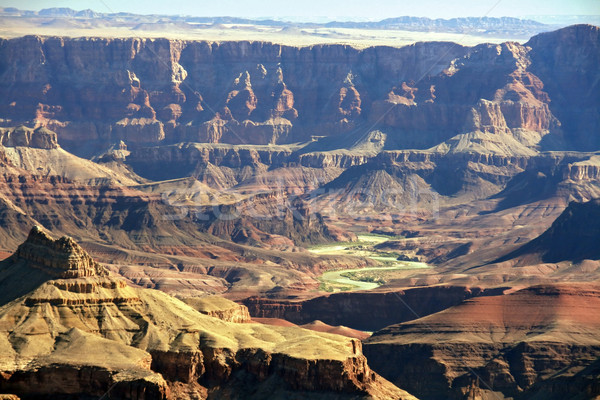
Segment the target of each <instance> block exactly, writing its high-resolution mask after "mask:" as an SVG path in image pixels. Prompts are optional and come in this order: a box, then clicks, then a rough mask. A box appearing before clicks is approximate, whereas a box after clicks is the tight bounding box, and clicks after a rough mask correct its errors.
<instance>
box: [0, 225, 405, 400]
mask: <svg viewBox="0 0 600 400" xmlns="http://www.w3.org/2000/svg"><path fill="white" fill-rule="evenodd" d="M41 260H43V261H41ZM65 260H67V261H68V262H66V261H65ZM40 262H43V263H45V264H47V265H51V266H52V268H53V269H55V270H60V271H68V273H67V274H66V275H65V274H64V273H58V276H54V275H49V277H50V278H59V279H51V280H46V281H43V280H39V279H38V282H37V287H35V288H33V290H32V291H30V292H28V293H26V294H25V295H22V296H18V297H14V296H12V299H7V300H10V301H8V302H6V301H5V302H4V305H3V306H2V307H0V335H1V336H2V337H3V339H2V341H1V343H2V352H1V354H2V357H1V360H0V365H1V368H2V374H1V378H0V385H1V387H2V388H3V390H6V391H8V392H12V393H15V394H17V395H22V396H45V395H50V394H53V395H61V394H62V395H67V396H102V395H103V394H104V393H109V392H110V395H111V396H116V397H121V396H127V397H130V398H132V399H142V398H153V399H169V398H172V397H171V388H173V390H174V391H176V392H178V393H179V392H180V391H181V390H182V389H181V386H182V385H184V386H185V385H188V386H187V389H186V390H187V391H188V394H189V393H191V392H195V395H194V396H198V395H201V393H206V391H207V390H208V393H210V396H211V397H213V396H215V397H216V396H220V395H225V394H226V393H230V394H229V395H231V390H232V389H233V388H234V387H236V386H237V385H240V384H242V380H243V379H245V378H243V377H244V376H251V377H252V381H253V382H255V383H253V386H254V387H255V390H257V391H258V392H260V391H261V390H265V389H261V387H262V385H263V384H264V382H266V381H267V380H268V381H269V382H270V383H269V387H270V388H273V386H272V385H273V384H274V383H275V388H276V389H275V390H276V392H277V391H278V392H280V393H281V395H284V394H285V393H288V394H289V393H293V392H294V391H299V392H303V393H307V394H309V393H313V394H314V395H315V396H317V397H319V396H326V395H328V393H329V395H331V393H339V394H340V395H341V396H342V397H343V396H345V395H348V396H356V395H359V396H371V397H370V398H389V397H390V396H392V397H394V398H406V399H410V398H413V397H412V396H410V395H408V394H407V393H405V392H403V391H401V390H400V389H398V388H396V387H395V386H393V385H391V384H390V383H389V382H387V381H385V380H383V379H382V378H381V377H379V376H377V375H376V374H375V373H373V372H372V371H370V369H369V367H368V365H367V364H366V359H365V358H364V356H362V354H361V346H360V342H359V341H357V340H355V339H349V338H344V337H342V336H337V335H330V334H322V333H316V332H314V331H308V330H303V329H299V328H278V327H266V326H264V325H257V324H236V323H233V322H225V321H222V320H220V319H217V318H214V317H210V316H208V315H204V314H202V313H199V312H198V311H196V310H194V309H193V308H191V307H189V306H188V305H186V304H185V303H183V302H181V301H179V300H176V299H175V298H172V297H170V296H168V295H166V294H164V293H161V292H158V291H152V290H143V289H137V288H133V287H130V286H128V285H127V284H126V283H125V281H123V280H121V279H117V278H113V277H109V276H107V274H106V271H105V270H104V269H103V267H101V266H99V265H98V264H96V263H95V262H93V260H91V258H90V257H89V255H87V254H86V253H85V252H83V251H81V248H79V247H78V246H77V245H76V244H75V243H73V242H72V240H71V239H68V238H62V239H58V240H53V239H51V238H50V237H49V236H48V235H46V234H45V233H43V232H41V231H40V229H39V228H34V229H33V230H32V232H31V234H30V236H29V238H28V239H27V241H26V242H25V243H24V244H23V245H22V247H20V248H19V250H18V251H17V253H16V254H15V255H14V256H13V257H12V258H11V259H8V260H6V261H4V262H2V263H1V264H0V274H1V275H0V286H1V287H2V289H3V293H6V291H5V290H4V289H6V288H8V287H10V286H14V285H15V283H16V282H17V281H18V280H19V279H23V278H26V277H35V276H39V275H42V274H43V273H42V272H37V271H38V268H39V263H40ZM5 297H6V294H5ZM23 316H25V317H24V318H23ZM84 354H85V357H84V356H83V355H84ZM32 363H33V364H32ZM31 365H35V366H36V367H35V368H31ZM247 374H250V375H247ZM57 376H60V377H61V379H60V382H65V381H68V382H69V384H68V385H63V384H57V381H56V377H57ZM33 382H36V384H35V385H33V384H32V383H33ZM245 384H247V383H245ZM271 390H272V389H271ZM235 393H237V394H236V395H235V396H236V397H243V396H244V394H243V392H239V391H238V392H235ZM178 398H182V397H179V396H178ZM183 398H190V397H183ZM194 398H195V397H194Z"/></svg>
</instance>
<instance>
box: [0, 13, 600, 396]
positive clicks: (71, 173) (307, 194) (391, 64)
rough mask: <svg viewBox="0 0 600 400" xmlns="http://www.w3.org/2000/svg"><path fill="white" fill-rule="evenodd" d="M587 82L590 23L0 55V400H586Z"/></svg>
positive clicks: (589, 315)
mask: <svg viewBox="0 0 600 400" xmlns="http://www.w3.org/2000/svg"><path fill="white" fill-rule="evenodd" d="M86 18H87V17H86ZM389 22H390V23H393V21H389ZM405 22H406V21H405ZM409 22H410V21H409ZM421 22H423V21H421ZM488 22H489V21H488ZM411 23H418V21H412V22H411ZM598 65H600V28H598V27H596V26H592V25H574V26H569V27H566V28H563V29H560V30H556V31H552V32H545V33H540V34H537V35H535V36H533V37H531V38H530V39H529V40H528V41H524V42H522V43H519V42H512V41H508V42H503V43H484V44H477V45H474V46H466V45H463V44H456V43H451V42H418V43H414V44H410V45H407V46H401V47H393V46H371V47H364V48H362V47H360V48H359V47H353V46H350V45H344V44H314V45H310V46H304V47H302V46H294V45H290V44H278V43H270V42H262V41H241V40H240V41H210V40H191V39H173V38H171V39H167V38H151V37H148V38H137V37H136V38H132V37H117V38H115V37H100V36H99V37H67V36H63V37H58V36H41V35H28V36H23V37H12V38H0V98H1V100H0V260H2V259H4V261H0V348H1V349H2V351H1V354H2V357H1V359H0V372H1V374H0V392H2V393H11V394H15V395H18V396H21V397H22V398H48V397H49V396H52V395H56V394H60V395H61V396H63V397H64V398H81V396H88V397H89V398H94V397H100V396H102V395H103V394H105V393H107V391H108V392H109V394H110V396H112V397H111V398H132V399H142V398H153V399H154V398H156V399H175V398H178V399H197V398H200V399H205V398H209V399H210V398H240V399H241V398H306V397H310V398H323V399H325V398H381V399H391V398H394V399H411V398H420V399H431V400H433V399H446V398H451V399H481V400H483V399H491V398H500V399H505V398H506V399H508V398H513V399H526V398H544V399H567V398H573V399H575V398H594V396H600V388H599V387H598V384H597V382H598V362H599V361H598V360H600V342H599V337H598V333H597V332H598V330H599V326H598V318H597V314H598V307H599V305H598V300H599V299H600V289H599V287H600V286H599V279H600V275H599V272H600V254H599V253H598V249H599V248H600V247H599V243H600V231H599V230H598V226H600V225H599V223H598V221H599V218H600V212H599V210H600V203H599V201H598V200H597V199H599V198H600V134H599V132H600V113H599V112H598V110H600V96H599V95H598V94H599V93H600V87H599V86H598V85H599V84H600V71H599V70H598V67H597V66H598ZM32 227H33V229H32ZM49 232H51V233H52V235H58V236H60V237H61V238H60V239H56V240H55V239H53V238H52V237H51V236H50V234H49ZM367 233H368V234H370V235H374V236H377V235H378V236H380V237H382V238H384V239H382V240H381V241H378V242H377V243H364V242H363V241H362V239H361V237H364V236H365V234H367ZM324 245H327V246H332V247H340V248H341V249H346V248H348V247H352V249H353V254H352V255H349V254H347V253H343V252H342V251H340V252H339V253H338V254H336V253H333V254H319V253H318V252H315V251H311V250H314V249H315V248H318V246H324ZM373 255H375V256H373ZM377 255H379V256H381V257H379V258H378V257H377ZM389 260H394V261H398V262H401V261H407V260H408V261H413V262H421V263H426V265H427V268H409V267H407V268H398V269H396V270H393V271H392V270H391V268H390V269H388V270H385V269H386V267H390V265H389ZM364 267H369V268H365V269H364V271H365V274H366V275H364V276H363V277H362V278H361V279H365V280H367V281H368V282H374V281H375V279H376V278H377V279H378V280H377V281H376V282H377V284H376V286H377V287H376V288H374V289H371V290H352V291H349V290H343V288H341V289H340V288H339V287H334V288H331V287H328V286H327V285H326V284H324V280H323V279H322V274H323V273H324V272H326V271H332V270H346V269H349V270H352V271H355V270H356V269H359V268H364ZM382 270H385V271H383V275H381V276H375V275H372V276H371V275H368V273H367V271H377V272H378V273H382V272H381V271H382ZM382 277H383V278H382ZM369 279H370V280H369ZM98 348H102V349H105V351H106V352H107V354H109V357H103V356H102V355H101V354H100V353H99V352H98V350H96V349H98ZM363 348H364V354H363V350H362V349H363ZM84 353H85V354H89V360H88V361H83V358H82V357H81V355H82V354H84ZM57 376H60V377H61V379H62V380H63V381H64V382H67V383H68V384H65V385H62V386H61V385H58V384H56V383H55V381H56V377H57ZM34 382H36V384H33V383H34ZM409 393H410V394H409ZM579 394H582V396H583V397H577V395H579ZM369 396H370V397H369ZM414 396H416V397H414Z"/></svg>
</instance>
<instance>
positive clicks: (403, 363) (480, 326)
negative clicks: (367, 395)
mask: <svg viewBox="0 0 600 400" xmlns="http://www.w3.org/2000/svg"><path fill="white" fill-rule="evenodd" d="M599 307H600V287H599V286H598V285H597V284H555V285H546V286H534V287H530V288H526V289H522V290H519V291H515V292H513V293H510V294H505V295H500V296H487V297H477V298H474V299H469V300H466V301H465V302H463V303H462V304H460V305H457V306H454V307H451V308H448V309H446V310H444V311H441V312H439V313H436V314H432V315H430V316H427V317H424V318H420V319H417V320H414V321H409V322H404V323H402V324H398V325H392V326H389V327H387V328H385V329H382V330H380V331H378V332H375V333H374V334H373V335H372V336H371V337H370V338H369V339H367V340H366V341H365V354H367V357H369V360H370V361H371V364H372V365H373V366H374V368H375V369H376V370H377V371H378V372H380V373H382V374H383V375H384V376H385V377H387V378H388V379H390V380H392V382H395V383H396V384H399V385H402V384H404V385H405V387H407V388H410V389H409V390H412V391H413V392H414V393H415V394H417V396H419V397H420V398H423V399H442V398H456V399H463V398H468V396H469V395H470V396H473V395H477V396H476V398H486V397H485V396H488V398H494V392H496V393H497V395H496V397H498V396H500V397H499V398H503V397H502V396H506V397H514V398H516V399H528V398H532V396H533V395H534V394H535V393H536V391H537V390H538V389H537V387H541V386H544V382H545V381H546V380H548V379H551V378H553V377H554V374H556V373H560V374H564V375H563V377H566V376H573V375H575V374H577V373H578V372H579V371H581V370H582V369H583V368H584V367H586V366H588V365H590V364H591V363H592V362H594V361H595V360H596V359H597V358H598V357H600V338H599V337H598V335H597V332H598V330H599V329H600V319H599V318H598V315H599V314H598V310H599ZM424 377H427V378H426V379H424ZM425 382H427V384H425ZM575 382H577V381H576V380H575V381H573V382H572V383H573V384H574V383H575ZM583 382H584V383H585V380H584V381H583ZM536 385H537V386H536ZM583 387H585V385H584V386H582V387H581V388H580V387H577V386H576V385H571V386H569V389H566V388H564V390H558V389H556V390H553V389H547V390H550V392H549V393H547V395H548V397H546V398H548V399H557V398H564V397H562V396H575V395H576V394H578V393H579V390H582V388H583ZM588 394H589V395H590V398H591V397H593V396H594V395H599V394H600V392H598V391H597V389H593V390H592V392H590V393H588ZM481 396H483V397H481Z"/></svg>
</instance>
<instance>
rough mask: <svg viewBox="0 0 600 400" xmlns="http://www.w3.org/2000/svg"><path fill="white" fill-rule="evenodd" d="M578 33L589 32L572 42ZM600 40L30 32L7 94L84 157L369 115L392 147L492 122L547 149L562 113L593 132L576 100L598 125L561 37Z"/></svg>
mask: <svg viewBox="0 0 600 400" xmlns="http://www.w3.org/2000/svg"><path fill="white" fill-rule="evenodd" d="M574 36H577V37H581V39H582V40H581V41H578V40H574V41H571V42H572V43H571V42H570V40H571V38H572V37H574ZM594 38H597V28H595V27H591V26H575V27H569V28H565V29H563V30H561V31H557V32H554V33H548V34H543V35H539V36H536V37H535V38H533V39H532V40H530V41H529V42H528V43H527V45H526V46H523V45H519V44H517V43H504V44H501V45H487V44H486V45H479V46H475V47H473V48H466V47H462V46H457V45H451V44H444V43H418V44H415V45H412V46H406V47H403V48H399V49H395V48H387V47H374V48H369V49H365V50H357V49H354V48H352V47H349V46H339V45H320V46H314V47H311V48H295V47H289V46H282V45H274V44H269V43H249V42H228V43H209V42H192V41H179V40H166V39H97V38H96V39H92V38H85V39H77V40H72V39H65V38H41V37H35V36H29V37H25V38H19V39H11V40H3V41H2V42H1V43H0V54H1V55H2V58H3V59H5V60H6V62H5V63H4V65H5V69H4V73H3V74H2V77H1V79H0V93H2V94H3V96H4V97H5V98H7V101H6V102H5V104H4V105H3V106H2V107H1V108H0V113H1V114H2V115H3V117H4V118H5V120H6V121H7V122H9V123H11V124H13V125H16V124H18V123H32V124H37V125H42V126H47V127H49V128H51V129H53V130H55V131H57V133H58V139H59V142H60V143H61V144H62V145H63V146H64V147H66V148H69V149H74V150H75V151H76V152H78V153H79V154H83V153H84V152H85V151H86V150H85V149H84V148H83V146H81V139H83V140H84V141H92V142H94V143H95V144H96V145H97V146H98V147H100V146H101V144H102V143H106V142H107V141H109V142H115V141H118V140H123V141H125V142H126V143H127V144H130V145H131V146H132V147H137V146H141V145H144V144H146V145H147V144H162V143H173V142H180V141H199V142H211V143H217V142H225V143H238V144H273V143H290V142H293V141H298V140H304V139H309V138H310V135H323V136H332V135H337V134H340V133H345V132H350V131H352V130H354V129H356V128H357V127H359V126H362V124H364V123H365V122H366V123H368V124H371V125H375V126H377V127H379V128H380V129H381V130H382V131H384V132H385V133H387V134H388V135H390V139H391V140H390V141H389V143H388V147H395V148H407V147H418V148H427V147H431V146H434V145H437V144H439V143H441V142H444V141H446V140H448V139H450V138H452V137H454V136H456V135H463V134H468V133H471V132H483V133H492V134H494V135H499V134H505V135H508V136H509V137H513V138H515V139H516V140H517V141H518V142H520V143H522V144H524V146H525V147H528V148H534V149H536V148H540V147H544V146H546V145H545V143H546V142H548V146H551V145H553V144H552V143H559V142H560V140H561V139H560V138H561V137H562V136H561V135H562V131H561V121H562V119H565V121H566V123H567V125H566V126H565V128H564V129H567V131H568V135H567V136H568V137H566V140H567V142H568V143H570V144H571V145H572V146H579V147H580V148H581V146H582V145H584V142H585V140H586V139H585V138H583V137H581V133H580V132H581V130H580V128H577V127H576V126H574V125H573V124H574V122H571V121H572V120H573V118H574V115H575V114H574V113H576V112H579V111H576V110H574V109H573V110H571V109H572V108H573V106H575V105H577V107H580V108H581V107H584V106H583V105H581V106H580V105H579V104H580V103H581V104H588V105H586V106H585V107H586V108H585V109H586V110H587V111H585V115H588V116H589V118H588V117H586V118H587V119H586V121H587V122H586V127H588V128H590V127H592V126H593V123H594V119H593V118H594V117H593V112H592V111H591V110H593V109H594V107H595V105H596V103H597V99H594V98H593V96H592V95H591V94H590V95H586V96H587V97H586V101H585V103H582V102H581V101H580V100H583V99H578V100H577V101H575V102H574V103H573V104H571V103H570V100H569V101H563V100H562V99H561V96H562V94H561V93H563V92H564V93H569V91H568V90H566V91H565V90H563V89H564V85H565V84H564V83H561V82H567V81H563V80H560V79H558V80H557V79H554V77H555V76H558V74H561V75H560V76H563V77H564V76H567V75H568V73H563V72H564V71H563V69H564V68H563V66H562V64H559V63H553V62H552V59H553V58H552V57H555V56H554V55H551V54H550V52H551V51H552V49H553V48H554V45H553V44H551V43H554V42H560V45H559V48H560V49H565V50H564V52H565V57H563V59H567V58H570V57H569V54H567V50H566V49H567V48H569V49H571V48H593V46H595V44H594V43H595V42H594ZM561 51H562V50H561ZM593 51H594V50H592V52H593ZM596 52H597V51H596ZM433 54H436V55H439V54H443V55H444V56H443V57H441V58H440V57H437V58H435V57H433V56H432V55H433ZM578 54H587V55H581V56H578V57H577V58H576V61H577V63H578V65H581V66H582V68H586V71H590V72H589V73H586V74H587V75H585V76H579V77H578V78H577V79H575V80H573V79H570V78H569V80H568V81H577V82H579V83H581V84H582V85H584V86H585V85H589V84H592V85H593V83H592V82H595V80H596V78H597V76H596V75H594V73H593V72H591V71H593V68H587V67H588V66H590V65H595V64H594V63H595V61H597V60H596V59H595V58H594V57H595V56H594V55H593V54H590V53H586V52H585V51H582V52H580V53H578ZM157 57H159V58H160V60H158V59H157ZM571 58H573V57H571ZM63 60H67V62H66V63H65V62H63ZM432 65H433V67H432ZM548 65H556V70H550V69H549V67H548ZM101 66H102V67H101ZM300 66H301V67H300ZM538 74H539V76H538ZM582 78H583V79H582ZM546 80H548V81H549V82H550V84H549V85H546V82H545V81H546ZM99 82H100V83H101V85H98V83H99ZM99 87H101V90H102V93H100V92H98V90H100V89H99ZM586 87H589V86H586ZM572 92H573V91H572ZM588 92H589V93H593V92H594V91H593V90H591V92H590V91H588ZM573 93H574V92H573ZM569 96H571V97H569V99H571V98H572V97H573V96H572V95H569ZM590 96H591V97H590ZM555 97H556V99H557V101H558V103H560V109H558V108H555V107H554V104H555V103H554V102H553V99H554V98H555ZM98 98H102V99H103V101H102V102H98V101H97V100H96V99H98ZM456 98H461V101H460V102H456V101H454V99H456ZM219 104H220V105H222V106H218V105H219ZM550 105H552V106H550ZM557 115H558V117H557ZM561 117H562V118H561ZM590 118H591V119H590ZM588 120H589V121H588ZM596 122H597V121H596ZM571 131H573V132H574V131H577V132H579V133H569V132H571ZM547 135H550V136H549V137H548V138H546V139H544V142H542V139H543V138H544V137H545V136H547ZM592 142H593V140H592ZM592 142H589V144H592ZM89 144H90V143H88V146H87V147H89ZM585 144H588V142H585ZM594 145H596V143H595V142H594ZM588 148H589V147H588Z"/></svg>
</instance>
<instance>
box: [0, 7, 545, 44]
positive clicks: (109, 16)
mask: <svg viewBox="0 0 600 400" xmlns="http://www.w3.org/2000/svg"><path fill="white" fill-rule="evenodd" d="M0 16H4V17H7V16H13V17H40V18H76V19H104V20H107V21H109V22H114V23H123V22H137V23H157V22H160V23H182V22H183V23H189V24H213V25H218V24H254V25H261V26H278V27H300V28H320V27H322V28H351V29H383V30H387V29H390V30H408V31H417V32H454V33H474V32H476V33H477V34H482V35H492V36H494V35H505V34H506V33H507V32H510V33H511V34H518V35H523V36H527V37H528V36H531V35H534V34H536V33H540V32H544V31H549V30H551V29H553V28H555V27H556V26H555V25H549V24H544V23H541V22H537V21H534V20H531V19H519V18H512V17H501V18H492V17H481V18H476V17H466V18H452V19H441V18H437V19H431V18H424V17H411V16H401V17H395V18H387V19H384V20H381V21H366V22H354V21H331V22H324V23H317V22H291V21H280V20H276V19H248V18H238V17H227V16H223V17H195V16H181V15H139V14H132V13H123V12H120V13H99V12H96V11H93V10H90V9H87V10H81V11H77V10H73V9H71V8H62V7H61V8H58V7H55V8H46V9H43V10H40V11H25V10H19V9H17V8H13V7H7V8H3V9H2V11H1V12H0Z"/></svg>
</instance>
